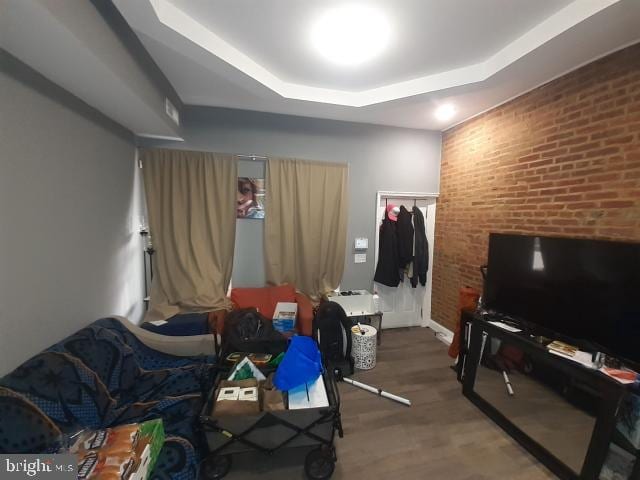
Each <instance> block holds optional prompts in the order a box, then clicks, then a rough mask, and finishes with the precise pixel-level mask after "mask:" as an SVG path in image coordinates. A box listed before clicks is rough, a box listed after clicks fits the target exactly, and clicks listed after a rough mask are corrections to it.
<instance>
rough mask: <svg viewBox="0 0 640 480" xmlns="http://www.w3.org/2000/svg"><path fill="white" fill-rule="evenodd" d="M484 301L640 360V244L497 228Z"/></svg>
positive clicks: (491, 307) (491, 245) (490, 306)
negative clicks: (510, 232)
mask: <svg viewBox="0 0 640 480" xmlns="http://www.w3.org/2000/svg"><path fill="white" fill-rule="evenodd" d="M483 306H484V308H486V309H487V310H495V311H496V312H498V313H502V314H506V315H509V316H512V317H517V318H520V319H522V320H525V321H527V322H531V323H533V324H536V325H538V326H540V327H542V328H543V329H546V330H548V331H551V332H557V333H558V334H561V335H563V336H566V337H569V338H572V339H578V340H585V341H587V342H590V343H592V344H595V345H594V346H596V347H597V346H599V347H602V350H603V351H608V352H609V353H610V354H613V355H615V356H618V357H621V358H624V359H627V360H631V361H632V362H634V363H640V244H637V243H623V242H609V241H600V240H580V239H568V238H553V237H534V236H526V235H508V234H496V233H492V234H491V235H490V237H489V262H488V268H487V276H486V280H485V286H484V292H483Z"/></svg>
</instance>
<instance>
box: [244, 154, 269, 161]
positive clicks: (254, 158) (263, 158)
mask: <svg viewBox="0 0 640 480" xmlns="http://www.w3.org/2000/svg"><path fill="white" fill-rule="evenodd" d="M236 157H241V158H250V159H251V160H257V159H258V158H259V159H260V160H266V159H267V157H265V156H264V155H240V154H236Z"/></svg>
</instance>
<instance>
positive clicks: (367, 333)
mask: <svg viewBox="0 0 640 480" xmlns="http://www.w3.org/2000/svg"><path fill="white" fill-rule="evenodd" d="M377 334H378V331H377V330H376V329H375V327H372V326H371V325H360V326H358V325H355V326H354V327H353V328H352V329H351V356H352V357H353V362H354V367H356V368H359V369H360V370H371V369H372V368H373V367H375V366H376V343H377Z"/></svg>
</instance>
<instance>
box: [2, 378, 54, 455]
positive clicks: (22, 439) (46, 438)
mask: <svg viewBox="0 0 640 480" xmlns="http://www.w3.org/2000/svg"><path fill="white" fill-rule="evenodd" d="M61 435H62V432H61V431H60V429H59V428H58V427H57V426H56V424H55V423H53V422H52V421H51V420H50V419H49V417H47V416H46V415H45V414H44V412H43V411H42V410H40V409H39V408H38V407H37V406H36V405H35V404H34V403H33V402H31V401H29V400H28V399H27V398H26V397H24V396H23V395H20V394H19V393H16V392H14V391H13V390H9V389H8V388H4V387H0V453H41V452H46V451H48V450H50V449H51V448H52V447H55V446H57V445H58V444H59V441H60V439H61Z"/></svg>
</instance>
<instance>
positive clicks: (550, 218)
mask: <svg viewBox="0 0 640 480" xmlns="http://www.w3.org/2000/svg"><path fill="white" fill-rule="evenodd" d="M489 232H510V233H525V234H534V233H535V234H544V235H551V236H568V237H583V238H584V237H587V238H602V239H622V240H640V44H636V45H634V46H632V47H629V48H626V49H624V50H621V51H619V52H616V53H614V54H612V55H609V56H607V57H605V58H603V59H600V60H598V61H596V62H593V63H590V64H589V65H586V66H584V67H582V68H580V69H578V70H576V71H573V72H571V73H569V74H567V75H565V76H563V77H561V78H559V79H556V80H554V81H552V82H550V83H548V84H546V85H543V86H542V87H539V88H537V89H535V90H533V91H531V92H529V93H527V94H525V95H522V96H520V97H518V98H516V99H514V100H512V101H510V102H508V103H506V104H504V105H502V106H500V107H497V108H495V109H493V110H491V111H489V112H487V113H485V114H483V115H481V116H479V117H476V118H474V119H471V120H469V121H467V122H465V123H463V124H461V125H458V126H456V127H454V128H453V129H451V130H448V131H447V132H445V134H444V137H443V146H442V170H441V178H440V198H439V200H438V208H437V214H436V232H435V233H436V238H435V246H434V270H433V297H432V298H433V304H432V317H433V319H434V320H436V321H437V322H439V323H441V324H442V325H445V326H446V327H448V328H450V329H453V327H454V325H455V321H456V310H457V304H458V290H459V288H460V287H461V286H464V285H470V286H474V287H477V288H481V276H480V273H479V270H478V267H479V266H480V265H482V264H484V263H486V259H487V247H488V240H489Z"/></svg>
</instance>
